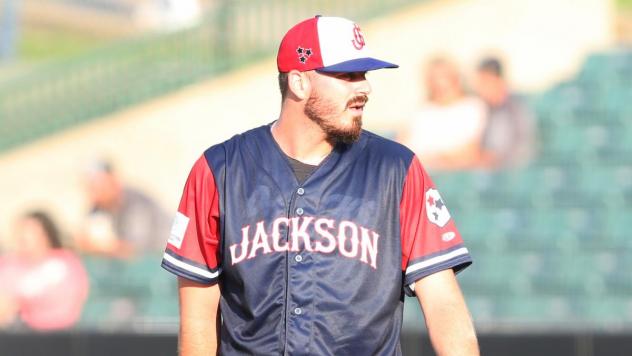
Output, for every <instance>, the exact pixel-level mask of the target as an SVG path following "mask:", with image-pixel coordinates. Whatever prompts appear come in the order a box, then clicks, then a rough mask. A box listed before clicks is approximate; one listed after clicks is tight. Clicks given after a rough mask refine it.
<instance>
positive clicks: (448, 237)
mask: <svg viewBox="0 0 632 356" xmlns="http://www.w3.org/2000/svg"><path fill="white" fill-rule="evenodd" d="M455 237H456V233H454V231H448V232H446V233H443V235H441V240H443V242H450V241H452V240H453V239H454V238H455Z"/></svg>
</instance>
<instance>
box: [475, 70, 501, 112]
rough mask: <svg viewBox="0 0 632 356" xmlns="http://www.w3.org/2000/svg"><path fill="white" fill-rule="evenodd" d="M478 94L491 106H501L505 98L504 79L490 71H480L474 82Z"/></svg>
mask: <svg viewBox="0 0 632 356" xmlns="http://www.w3.org/2000/svg"><path fill="white" fill-rule="evenodd" d="M474 88H475V90H476V93H477V94H478V95H479V96H480V97H481V99H483V100H484V101H485V102H487V103H488V104H490V105H494V106H495V105H498V104H501V103H502V101H503V100H504V97H505V85H504V81H503V79H502V78H500V77H499V76H498V75H496V74H494V73H491V72H488V71H484V70H481V71H478V73H477V74H476V80H475V81H474Z"/></svg>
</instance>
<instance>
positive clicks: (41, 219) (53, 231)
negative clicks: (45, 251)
mask: <svg viewBox="0 0 632 356" xmlns="http://www.w3.org/2000/svg"><path fill="white" fill-rule="evenodd" d="M24 217H26V218H28V219H33V220H36V221H37V222H38V223H40V225H42V229H44V233H45V234H46V238H47V239H48V244H49V245H50V247H51V248H61V247H62V244H61V238H60V235H59V230H58V229H57V226H56V225H55V223H54V222H53V219H52V218H51V217H50V216H49V215H48V214H46V213H45V212H43V211H40V210H35V211H31V212H28V213H26V214H25V215H24Z"/></svg>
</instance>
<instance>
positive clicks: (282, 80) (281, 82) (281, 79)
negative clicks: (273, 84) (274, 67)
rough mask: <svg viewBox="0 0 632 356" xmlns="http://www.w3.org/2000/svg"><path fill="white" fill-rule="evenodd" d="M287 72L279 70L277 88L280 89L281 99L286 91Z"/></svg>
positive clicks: (285, 94)
mask: <svg viewBox="0 0 632 356" xmlns="http://www.w3.org/2000/svg"><path fill="white" fill-rule="evenodd" d="M287 77H288V76H287V73H281V72H279V90H280V91H281V99H285V97H286V96H287V91H288V84H287Z"/></svg>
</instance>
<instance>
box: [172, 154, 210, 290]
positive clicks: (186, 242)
mask: <svg viewBox="0 0 632 356" xmlns="http://www.w3.org/2000/svg"><path fill="white" fill-rule="evenodd" d="M218 199H219V196H218V192H217V187H216V185H215V178H214V177H213V173H212V172H211V169H210V167H209V165H208V162H207V161H206V158H205V157H204V156H202V157H200V158H199V159H198V160H197V162H195V164H194V165H193V168H192V169H191V173H190V174H189V177H188V178H187V182H186V184H185V186H184V192H183V193H182V199H181V200H180V205H179V207H178V211H177V212H176V216H175V218H174V220H173V225H172V227H171V233H170V235H169V240H168V241H167V247H166V249H165V253H164V255H163V259H162V267H163V268H165V269H166V270H168V271H170V272H172V273H174V274H176V275H178V276H181V277H184V278H187V279H190V280H193V281H196V282H199V283H205V284H214V283H217V281H218V277H219V275H220V274H221V272H222V270H221V268H220V266H221V264H220V258H219V242H220V230H219V200H218Z"/></svg>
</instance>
